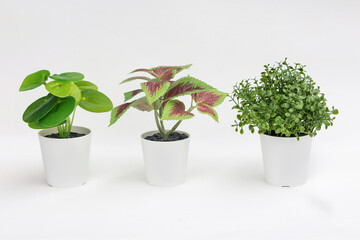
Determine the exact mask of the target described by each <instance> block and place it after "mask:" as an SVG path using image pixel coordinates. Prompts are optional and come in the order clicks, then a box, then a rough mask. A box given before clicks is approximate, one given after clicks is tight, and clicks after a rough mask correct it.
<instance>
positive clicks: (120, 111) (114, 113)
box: [109, 101, 135, 126]
mask: <svg viewBox="0 0 360 240" xmlns="http://www.w3.org/2000/svg"><path fill="white" fill-rule="evenodd" d="M134 102H135V101H133V102H130V103H124V104H122V105H119V106H117V107H114V108H113V109H112V110H111V118H110V125H109V126H111V125H113V124H114V123H115V122H116V121H117V120H118V119H119V118H120V117H121V116H122V115H124V113H125V112H126V111H127V110H128V109H129V108H130V107H131V105H132V104H134Z"/></svg>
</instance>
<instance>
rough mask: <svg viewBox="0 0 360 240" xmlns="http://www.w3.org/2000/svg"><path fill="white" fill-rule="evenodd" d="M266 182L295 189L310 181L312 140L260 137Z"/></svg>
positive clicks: (306, 137)
mask: <svg viewBox="0 0 360 240" xmlns="http://www.w3.org/2000/svg"><path fill="white" fill-rule="evenodd" d="M260 141H261V149H262V156H263V161H264V170H265V180H266V181H267V182H268V183H269V184H271V185H274V186H279V187H294V186H299V185H302V184H304V183H305V182H306V181H307V179H308V168H309V158H310V151H311V142H312V138H311V137H309V136H302V137H300V140H299V141H298V140H297V139H296V137H274V136H269V135H265V134H261V135H260Z"/></svg>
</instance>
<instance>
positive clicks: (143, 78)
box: [120, 76, 151, 84]
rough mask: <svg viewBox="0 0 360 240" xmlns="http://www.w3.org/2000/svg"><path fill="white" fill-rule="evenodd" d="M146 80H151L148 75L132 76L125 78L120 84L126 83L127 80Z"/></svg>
mask: <svg viewBox="0 0 360 240" xmlns="http://www.w3.org/2000/svg"><path fill="white" fill-rule="evenodd" d="M138 79H140V80H146V81H151V79H150V78H148V77H143V76H136V77H130V78H127V79H125V80H124V81H122V82H121V83H120V84H123V83H126V82H131V81H134V80H138Z"/></svg>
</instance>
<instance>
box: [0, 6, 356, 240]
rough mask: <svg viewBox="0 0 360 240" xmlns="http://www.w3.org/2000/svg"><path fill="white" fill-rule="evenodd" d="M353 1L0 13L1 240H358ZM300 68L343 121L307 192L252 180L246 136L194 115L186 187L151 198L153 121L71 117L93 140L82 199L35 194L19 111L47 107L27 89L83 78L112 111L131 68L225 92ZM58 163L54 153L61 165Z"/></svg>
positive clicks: (36, 168) (323, 142)
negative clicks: (147, 146) (147, 163)
mask: <svg viewBox="0 0 360 240" xmlns="http://www.w3.org/2000/svg"><path fill="white" fill-rule="evenodd" d="M359 24H360V1H344V0H342V1H341V0H339V1H265V0H264V1H230V0H224V1H220V0H218V1H205V0H203V1H195V0H192V1H190V0H182V1H159V0H153V1H146V0H135V1H85V0H84V1H10V0H9V1H4V0H0V70H1V71H0V81H1V85H0V86H1V92H0V109H1V125H0V134H1V135H0V144H1V145H0V146H1V149H0V239H4V240H7V239H37V240H39V239H206V240H208V239H221V240H223V239H327V240H328V239H360V229H359V227H360V207H359V203H360V187H359V183H360V173H359V168H360V163H359V161H360V151H359V137H358V131H357V130H358V125H359V124H358V121H359V117H360V114H359V108H358V106H359V105H358V99H359V90H360V83H359V82H360V81H359V67H360V48H359V44H360V30H359ZM285 57H288V60H289V61H290V62H292V63H293V62H300V63H303V64H306V65H307V66H308V67H307V70H308V73H309V74H310V75H311V76H312V77H313V79H314V80H315V81H316V82H317V83H318V85H320V86H321V90H322V91H323V92H325V93H326V97H327V99H328V104H329V105H330V106H332V105H334V106H335V107H337V108H338V109H339V111H340V115H339V116H338V117H337V119H336V120H335V125H334V126H333V127H331V128H330V129H329V130H327V131H321V132H319V135H318V136H317V137H316V138H315V139H314V141H313V149H312V156H311V174H310V179H309V181H308V183H307V184H306V185H304V186H301V187H296V188H277V187H273V186H270V185H267V184H266V183H265V181H264V180H263V169H262V160H261V150H260V141H259V136H258V135H257V134H253V135H251V134H249V133H246V134H244V135H239V134H237V133H235V132H234V129H233V128H231V127H230V125H231V124H232V123H233V120H234V117H235V112H234V111H232V110H231V106H232V104H231V103H230V102H229V101H228V100H226V101H225V102H224V104H222V105H221V106H220V107H218V108H217V110H218V113H219V120H220V123H219V124H218V123H216V122H215V121H213V120H212V119H211V118H209V117H208V116H205V115H200V114H196V115H197V116H196V117H195V118H194V119H192V120H188V121H186V122H184V123H182V124H181V125H180V128H179V129H181V130H184V131H187V132H189V133H190V134H191V136H192V139H191V149H190V153H189V166H188V180H187V182H186V184H184V185H182V186H179V187H176V188H157V187H153V186H150V185H148V184H147V183H146V182H145V178H144V166H143V160H142V152H141V145H140V134H141V133H143V132H145V131H148V130H152V129H154V128H155V123H154V119H153V115H152V113H141V112H137V111H136V110H129V111H128V112H127V113H126V114H125V115H124V116H123V118H122V119H120V120H119V121H118V122H117V124H116V125H114V126H112V127H110V128H108V127H107V125H108V122H109V114H108V113H105V114H93V113H89V112H85V111H83V110H82V109H80V110H78V111H77V116H76V119H75V124H76V125H82V126H86V127H89V128H91V129H92V130H93V141H92V155H91V168H90V177H89V181H88V183H87V184H86V185H84V186H82V187H78V188H72V189H56V188H51V187H49V186H47V185H46V183H45V178H44V172H43V165H42V160H41V155H40V147H39V144H38V139H37V132H36V131H34V130H32V129H29V128H28V127H27V125H26V124H25V123H23V122H22V120H21V116H22V112H23V111H24V109H25V108H26V107H27V106H28V105H29V104H30V103H31V102H32V101H33V100H35V99H37V98H38V97H40V96H42V95H44V94H45V90H44V89H43V88H42V87H41V88H38V89H36V90H33V91H29V92H23V93H19V92H18V88H19V86H20V84H21V82H22V80H23V79H24V77H25V76H26V75H28V74H29V73H32V72H34V71H37V70H40V69H49V70H50V71H51V73H61V72H67V71H79V72H83V73H84V74H85V76H86V79H87V80H89V81H93V82H95V83H97V85H98V86H99V89H100V90H101V91H102V92H104V93H106V94H107V95H108V96H109V97H110V98H111V99H112V100H113V102H114V104H115V105H119V104H121V103H122V101H123V95H122V94H123V92H125V91H128V90H131V89H133V88H135V87H137V86H138V82H136V83H130V84H128V85H118V83H119V82H120V81H121V80H123V79H125V78H127V77H128V76H129V75H128V73H129V72H130V71H132V70H133V69H135V68H139V67H154V66H158V65H183V64H189V63H192V64H193V66H192V67H191V69H190V70H189V71H186V72H184V73H183V74H182V75H184V74H190V75H192V76H194V77H196V78H199V79H201V80H203V81H205V82H207V83H209V84H211V85H213V86H215V87H217V88H218V89H219V90H222V91H225V92H231V90H232V86H233V85H234V84H235V83H236V82H238V81H240V80H242V79H244V78H250V77H255V76H259V74H260V72H261V71H262V68H263V65H264V64H267V63H274V62H276V61H281V60H283V59H284V58H285ZM59 154H61V153H59Z"/></svg>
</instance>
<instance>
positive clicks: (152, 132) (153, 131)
mask: <svg viewBox="0 0 360 240" xmlns="http://www.w3.org/2000/svg"><path fill="white" fill-rule="evenodd" d="M175 132H179V133H183V134H185V135H187V136H188V137H187V138H185V139H181V140H176V141H166V142H158V141H151V140H147V139H145V137H146V136H148V135H152V134H155V133H159V130H152V131H147V132H144V133H142V134H141V135H140V138H141V139H142V140H144V141H147V142H151V143H160V144H161V143H166V144H170V143H178V142H183V141H186V140H189V139H190V134H189V133H187V132H184V131H181V130H176V131H175Z"/></svg>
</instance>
